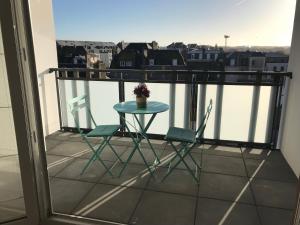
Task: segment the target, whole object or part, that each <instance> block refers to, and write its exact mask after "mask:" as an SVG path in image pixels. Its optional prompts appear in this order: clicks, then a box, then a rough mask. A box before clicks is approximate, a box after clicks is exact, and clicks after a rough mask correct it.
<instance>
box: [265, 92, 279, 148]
mask: <svg viewBox="0 0 300 225" xmlns="http://www.w3.org/2000/svg"><path fill="white" fill-rule="evenodd" d="M276 89H277V87H276V86H272V87H271V93H270V100H269V108H268V118H267V129H266V136H265V142H266V143H271V141H272V140H271V139H272V131H273V120H274V116H275V115H274V113H275V109H276V93H277V91H276Z"/></svg>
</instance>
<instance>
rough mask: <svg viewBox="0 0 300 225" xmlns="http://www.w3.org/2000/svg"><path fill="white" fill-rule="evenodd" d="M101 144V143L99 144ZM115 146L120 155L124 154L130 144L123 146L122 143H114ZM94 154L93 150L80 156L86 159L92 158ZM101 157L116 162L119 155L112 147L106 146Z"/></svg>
mask: <svg viewBox="0 0 300 225" xmlns="http://www.w3.org/2000/svg"><path fill="white" fill-rule="evenodd" d="M97 146H99V145H97ZM113 148H114V149H115V151H116V153H117V154H118V156H119V157H121V156H122V154H124V152H125V151H126V150H127V149H128V146H121V145H113ZM92 155H93V152H92V150H91V151H89V152H87V153H85V154H83V155H81V156H79V157H80V158H85V159H90V158H91V157H92ZM100 157H101V159H103V160H108V161H111V162H115V161H116V160H118V158H117V156H116V155H115V154H114V153H113V151H112V150H111V148H110V147H109V146H106V147H105V148H104V150H103V151H102V152H101V154H100Z"/></svg>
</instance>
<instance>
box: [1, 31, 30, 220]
mask: <svg viewBox="0 0 300 225" xmlns="http://www.w3.org/2000/svg"><path fill="white" fill-rule="evenodd" d="M0 124H1V126H0V223H4V222H8V221H11V220H15V219H18V218H22V217H24V216H25V209H24V199H23V188H22V183H21V175H20V166H19V157H18V150H17V144H16V135H15V127H14V121H13V115H12V107H11V101H10V93H9V87H8V80H7V71H6V62H5V58H4V51H3V42H2V33H1V26H0Z"/></svg>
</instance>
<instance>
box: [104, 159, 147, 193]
mask: <svg viewBox="0 0 300 225" xmlns="http://www.w3.org/2000/svg"><path fill="white" fill-rule="evenodd" d="M123 166H124V164H121V163H118V164H117V165H116V166H115V167H113V168H112V172H113V174H114V175H115V177H111V176H110V175H109V174H106V175H105V176H104V177H102V178H101V180H100V181H99V182H100V183H104V184H112V185H119V186H127V187H136V188H144V187H145V186H146V184H147V183H148V180H149V177H150V175H149V172H148V170H147V169H146V167H145V166H143V165H139V164H128V166H127V167H126V168H125V170H124V172H123V173H122V175H121V177H118V176H119V173H120V171H121V169H122V168H123Z"/></svg>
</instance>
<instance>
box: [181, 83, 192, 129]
mask: <svg viewBox="0 0 300 225" xmlns="http://www.w3.org/2000/svg"><path fill="white" fill-rule="evenodd" d="M191 90H192V85H191V84H185V91H184V122H183V127H184V128H186V129H188V128H190V109H191V102H192V101H191Z"/></svg>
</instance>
